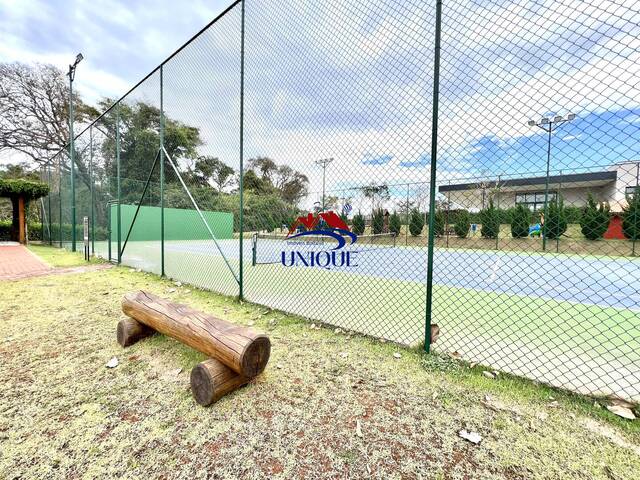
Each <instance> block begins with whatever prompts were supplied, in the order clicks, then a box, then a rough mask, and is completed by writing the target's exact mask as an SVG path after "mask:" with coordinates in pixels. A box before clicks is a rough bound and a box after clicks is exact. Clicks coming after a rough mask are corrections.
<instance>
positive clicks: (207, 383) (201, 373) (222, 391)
mask: <svg viewBox="0 0 640 480" xmlns="http://www.w3.org/2000/svg"><path fill="white" fill-rule="evenodd" d="M250 380H251V378H248V377H243V376H242V375H238V374H237V373H236V372H234V371H233V370H231V369H230V368H229V367H227V366H226V365H225V364H224V363H222V362H220V361H219V360H216V359H214V358H211V359H209V360H205V361H204V362H201V363H199V364H198V365H196V366H195V367H193V370H191V392H192V393H193V397H194V398H195V399H196V402H198V403H199V404H200V405H202V406H204V407H206V406H208V405H211V404H212V403H214V402H217V401H218V400H219V399H220V398H222V397H223V396H225V395H226V394H227V393H231V392H233V391H234V390H236V389H238V388H240V387H241V386H242V385H245V384H247V383H248V382H249V381H250Z"/></svg>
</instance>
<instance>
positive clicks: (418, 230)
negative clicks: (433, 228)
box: [409, 208, 424, 237]
mask: <svg viewBox="0 0 640 480" xmlns="http://www.w3.org/2000/svg"><path fill="white" fill-rule="evenodd" d="M423 228H424V215H423V214H422V213H420V210H418V209H417V208H414V209H413V210H411V216H410V218H409V233H410V234H411V236H413V237H417V236H419V235H421V234H422V229H423Z"/></svg>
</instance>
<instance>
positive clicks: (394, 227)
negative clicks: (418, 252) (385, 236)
mask: <svg viewBox="0 0 640 480" xmlns="http://www.w3.org/2000/svg"><path fill="white" fill-rule="evenodd" d="M401 229H402V222H401V221H400V215H398V214H397V213H396V212H393V213H392V214H391V216H390V217H389V231H390V232H391V233H393V234H395V235H396V236H398V235H400V230H401Z"/></svg>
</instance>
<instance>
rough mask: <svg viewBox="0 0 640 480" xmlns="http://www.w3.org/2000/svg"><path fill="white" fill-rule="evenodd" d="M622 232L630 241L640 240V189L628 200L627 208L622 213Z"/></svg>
mask: <svg viewBox="0 0 640 480" xmlns="http://www.w3.org/2000/svg"><path fill="white" fill-rule="evenodd" d="M622 231H623V233H624V236H625V237H627V238H628V239H630V240H639V239H640V187H638V188H636V190H635V192H634V194H633V195H631V196H629V197H628V198H627V206H626V207H625V208H624V211H623V213H622Z"/></svg>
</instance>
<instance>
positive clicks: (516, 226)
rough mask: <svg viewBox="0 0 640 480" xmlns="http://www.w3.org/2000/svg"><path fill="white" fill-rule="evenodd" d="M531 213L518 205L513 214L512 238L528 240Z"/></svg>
mask: <svg viewBox="0 0 640 480" xmlns="http://www.w3.org/2000/svg"><path fill="white" fill-rule="evenodd" d="M530 221H531V211H530V210H529V209H528V208H527V207H526V206H524V205H522V204H518V205H516V208H515V209H514V210H513V212H512V214H511V236H512V237H513V238H526V237H528V236H529V222H530Z"/></svg>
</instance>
